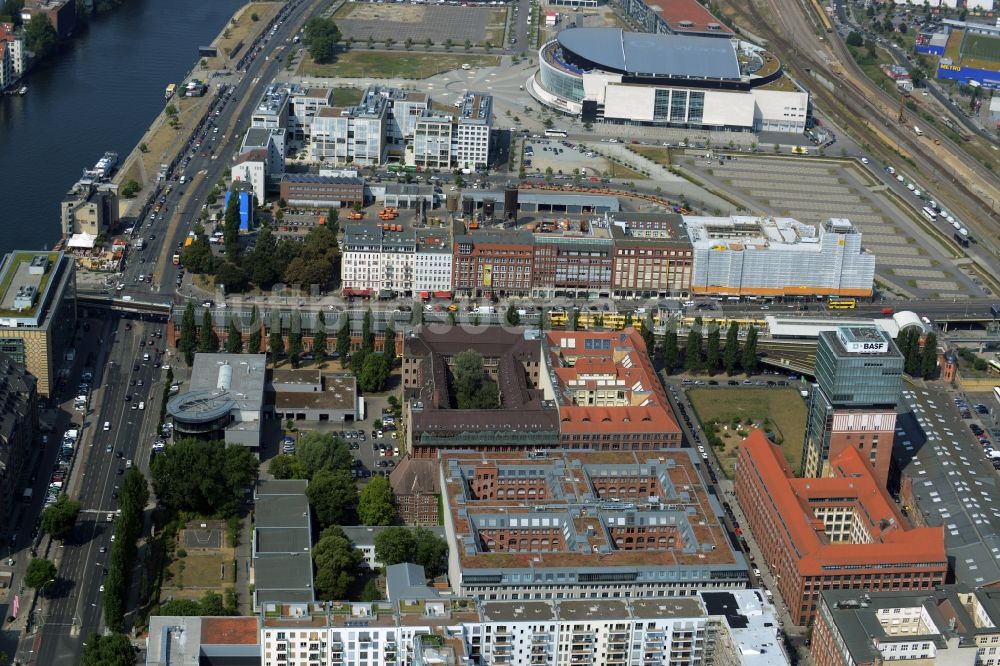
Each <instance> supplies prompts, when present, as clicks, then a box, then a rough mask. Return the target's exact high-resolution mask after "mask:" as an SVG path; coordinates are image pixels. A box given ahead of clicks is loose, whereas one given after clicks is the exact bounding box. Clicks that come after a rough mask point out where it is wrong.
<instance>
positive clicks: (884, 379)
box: [802, 326, 904, 487]
mask: <svg viewBox="0 0 1000 666" xmlns="http://www.w3.org/2000/svg"><path fill="white" fill-rule="evenodd" d="M903 364H904V359H903V355H902V354H901V353H900V351H899V349H898V348H897V347H896V343H894V342H893V341H892V338H891V337H890V336H889V334H888V333H886V332H885V331H883V330H882V329H880V328H877V327H875V326H850V327H848V326H842V327H840V328H838V329H837V330H836V331H823V332H821V333H820V334H819V340H818V342H817V345H816V384H815V385H814V387H813V390H812V392H811V394H810V397H809V419H808V422H807V426H806V434H805V449H804V452H803V455H802V476H827V475H828V474H829V469H828V468H829V464H830V461H831V460H833V459H835V458H837V456H838V455H839V454H840V452H841V451H842V450H843V449H844V448H845V447H856V448H857V449H858V452H859V453H860V454H861V457H862V458H865V459H866V460H867V461H868V463H869V464H870V465H871V467H872V474H874V476H875V479H876V481H877V482H878V483H879V485H881V486H882V487H886V485H887V481H888V479H889V467H890V465H891V463H892V443H893V439H894V434H895V431H896V406H897V403H898V401H899V398H900V391H901V388H902V380H903Z"/></svg>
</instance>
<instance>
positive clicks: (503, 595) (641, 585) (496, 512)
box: [440, 450, 748, 601]
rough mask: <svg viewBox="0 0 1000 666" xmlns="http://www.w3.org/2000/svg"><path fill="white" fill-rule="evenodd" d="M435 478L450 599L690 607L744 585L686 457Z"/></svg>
mask: <svg viewBox="0 0 1000 666" xmlns="http://www.w3.org/2000/svg"><path fill="white" fill-rule="evenodd" d="M440 473H441V481H440V483H441V491H442V499H443V502H444V526H445V530H446V531H447V535H448V545H449V558H448V580H449V583H450V585H451V588H452V591H453V592H454V594H457V595H468V596H474V597H476V598H479V599H482V600H484V601H493V600H496V601H505V600H529V599H532V600H546V599H606V598H608V597H621V596H625V595H627V596H629V597H632V598H644V597H645V598H661V597H689V596H692V595H694V594H696V593H698V592H705V591H712V590H730V589H734V588H744V587H746V585H747V583H748V571H747V565H746V562H745V561H744V559H743V556H742V555H741V554H740V553H739V552H737V551H735V550H734V549H733V547H732V545H731V542H730V540H729V538H728V536H727V535H726V532H725V530H724V529H723V527H722V525H721V524H720V520H719V516H718V513H719V511H720V509H718V504H717V503H716V502H714V501H710V500H709V493H708V492H707V490H706V489H705V487H704V486H703V485H702V481H701V477H700V472H699V470H698V469H697V465H696V463H695V462H694V456H693V455H692V454H691V452H690V451H657V452H655V453H652V452H651V453H648V454H647V453H645V452H642V451H612V450H608V451H583V450H581V451H567V450H550V451H544V452H541V453H539V454H534V453H532V452H531V451H522V452H517V453H509V454H504V453H495V454H493V455H491V456H490V457H489V459H487V460H485V461H484V460H483V456H482V454H481V453H464V452H450V453H448V454H447V455H446V456H445V457H444V458H443V460H442V464H441V468H440Z"/></svg>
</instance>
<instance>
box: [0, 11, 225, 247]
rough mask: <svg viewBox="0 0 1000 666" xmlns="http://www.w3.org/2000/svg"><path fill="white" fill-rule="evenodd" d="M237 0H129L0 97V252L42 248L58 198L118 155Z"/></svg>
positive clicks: (55, 229) (54, 232)
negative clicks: (20, 87) (22, 86)
mask: <svg viewBox="0 0 1000 666" xmlns="http://www.w3.org/2000/svg"><path fill="white" fill-rule="evenodd" d="M242 4H244V2H243V0H211V2H205V0H130V2H127V3H126V4H125V5H123V6H121V7H119V8H118V9H115V10H114V11H112V12H110V13H108V14H105V15H102V16H100V17H96V18H94V19H93V20H92V21H91V23H90V25H89V27H88V28H87V29H85V30H83V31H82V32H80V33H78V34H75V35H74V36H73V37H72V38H71V39H70V40H69V42H68V43H67V44H66V46H65V47H64V49H63V50H62V51H61V52H59V53H57V54H55V55H53V56H52V57H50V58H49V59H48V60H46V61H45V62H43V63H41V64H40V65H38V66H37V67H35V68H34V69H33V70H32V71H31V72H30V74H28V76H27V78H26V84H27V86H28V93H27V94H26V95H24V96H23V97H18V96H5V97H0V252H3V253H5V252H8V251H9V250H12V249H26V250H28V249H38V248H41V247H42V246H47V247H51V246H52V245H53V244H54V243H55V241H56V240H58V238H59V233H60V231H59V202H60V200H61V199H62V197H63V195H64V194H65V193H66V192H67V190H68V189H69V188H70V186H71V185H72V184H73V183H74V182H76V180H77V179H78V178H79V177H80V174H81V172H82V171H83V169H85V168H89V167H92V166H93V165H94V163H95V162H97V160H98V159H100V158H101V156H102V155H103V154H104V153H105V151H108V150H113V151H115V152H117V153H118V154H119V155H120V156H121V157H122V159H124V157H125V156H126V155H127V154H128V153H129V152H130V151H131V150H132V148H134V147H135V144H136V143H137V142H138V141H139V139H140V137H141V136H142V134H143V132H145V131H146V129H147V128H148V127H149V125H150V124H151V123H152V121H153V119H154V118H155V117H156V115H157V113H159V111H160V110H161V109H162V108H163V105H164V101H163V89H164V88H165V87H166V85H167V83H170V82H174V83H178V84H179V83H181V81H182V79H183V77H184V75H185V74H186V73H187V72H188V71H189V70H190V68H191V67H192V66H193V65H194V63H195V62H196V61H197V60H198V47H199V46H202V45H205V44H208V43H210V42H211V40H212V39H214V38H215V36H216V35H218V34H219V32H221V30H222V28H223V26H224V25H225V23H226V21H228V20H229V17H230V16H232V14H233V12H234V11H235V10H236V9H237V8H238V7H240V6H241V5H242Z"/></svg>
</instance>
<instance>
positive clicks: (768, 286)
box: [684, 215, 875, 297]
mask: <svg viewBox="0 0 1000 666" xmlns="http://www.w3.org/2000/svg"><path fill="white" fill-rule="evenodd" d="M684 224H685V226H686V227H687V233H688V236H689V237H690V239H691V243H692V245H693V246H694V266H693V272H692V278H691V290H692V291H693V292H694V293H698V294H708V293H719V294H729V295H732V296H860V297H869V296H871V295H872V290H873V285H874V281H875V255H873V254H871V253H870V252H867V251H866V250H865V249H864V247H863V246H862V243H861V232H859V231H858V230H857V228H856V227H855V226H854V225H853V224H851V222H850V220H846V219H842V218H831V219H830V220H827V221H826V222H824V223H823V224H821V225H819V227H818V228H817V227H813V226H811V225H808V224H803V223H801V222H799V221H798V220H794V219H791V218H781V217H779V218H775V217H755V216H750V215H733V216H731V217H697V216H686V217H684Z"/></svg>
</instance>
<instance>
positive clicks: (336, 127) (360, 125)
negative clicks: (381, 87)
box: [310, 87, 389, 166]
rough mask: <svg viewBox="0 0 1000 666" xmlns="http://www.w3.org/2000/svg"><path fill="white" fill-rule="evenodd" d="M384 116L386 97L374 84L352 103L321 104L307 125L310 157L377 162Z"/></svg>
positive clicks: (382, 151) (385, 122)
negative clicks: (309, 124)
mask: <svg viewBox="0 0 1000 666" xmlns="http://www.w3.org/2000/svg"><path fill="white" fill-rule="evenodd" d="M388 119H389V103H388V100H387V98H386V97H384V96H383V95H381V94H380V93H379V92H378V90H377V89H376V88H374V87H369V88H368V90H366V91H365V93H364V96H363V97H362V99H361V101H360V103H358V104H357V105H355V106H348V107H335V106H330V107H325V108H322V109H320V110H319V111H318V112H317V113H316V116H315V117H314V118H313V121H312V125H311V127H310V133H311V143H310V150H311V154H310V157H311V158H312V159H313V160H315V161H319V162H323V161H326V160H330V161H333V162H335V163H354V164H359V165H370V166H376V165H379V164H381V163H382V162H383V160H384V156H385V151H386V146H385V137H386V128H387V127H388V123H389V120H388Z"/></svg>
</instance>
